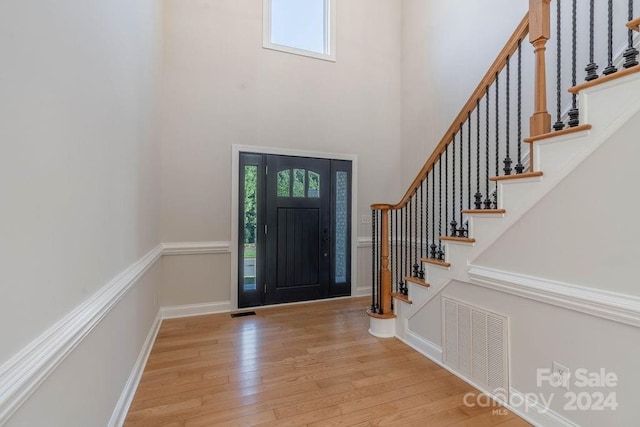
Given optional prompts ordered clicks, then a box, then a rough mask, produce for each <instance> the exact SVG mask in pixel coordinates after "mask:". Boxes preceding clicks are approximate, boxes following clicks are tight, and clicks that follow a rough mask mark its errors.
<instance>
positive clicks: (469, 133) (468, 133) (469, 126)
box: [467, 111, 472, 209]
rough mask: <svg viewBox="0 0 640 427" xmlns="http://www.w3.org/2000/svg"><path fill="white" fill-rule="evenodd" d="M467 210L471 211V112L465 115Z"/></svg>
mask: <svg viewBox="0 0 640 427" xmlns="http://www.w3.org/2000/svg"><path fill="white" fill-rule="evenodd" d="M467 125H468V126H467V209H471V203H472V202H471V111H469V112H468V113H467Z"/></svg>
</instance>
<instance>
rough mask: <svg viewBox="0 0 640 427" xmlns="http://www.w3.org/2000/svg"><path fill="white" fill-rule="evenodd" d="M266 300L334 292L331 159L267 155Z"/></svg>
mask: <svg viewBox="0 0 640 427" xmlns="http://www.w3.org/2000/svg"><path fill="white" fill-rule="evenodd" d="M266 166H267V169H266V170H267V179H266V187H267V188H266V190H267V194H266V215H265V218H266V230H265V231H266V236H265V237H266V238H265V245H266V246H265V254H266V260H265V268H266V275H265V279H266V282H265V283H266V286H265V291H266V295H265V303H266V304H275V303H282V302H292V301H303V300H311V299H319V298H326V297H327V296H329V276H330V267H331V264H330V261H331V259H330V256H329V255H330V254H329V252H330V249H331V247H330V240H331V239H330V237H331V186H330V173H331V161H330V160H327V159H310V158H303V157H285V156H272V155H267V156H266Z"/></svg>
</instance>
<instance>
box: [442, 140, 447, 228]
mask: <svg viewBox="0 0 640 427" xmlns="http://www.w3.org/2000/svg"><path fill="white" fill-rule="evenodd" d="M444 220H445V222H446V221H448V220H449V145H447V146H446V148H445V150H444ZM444 228H445V230H444V232H445V234H446V235H447V236H448V235H449V230H448V229H447V226H446V224H445V227H444ZM441 236H442V234H441Z"/></svg>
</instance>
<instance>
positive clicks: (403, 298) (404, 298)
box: [391, 292, 413, 304]
mask: <svg viewBox="0 0 640 427" xmlns="http://www.w3.org/2000/svg"><path fill="white" fill-rule="evenodd" d="M391 296H392V297H393V298H396V299H398V300H400V301H402V302H406V303H407V304H413V301H411V300H410V299H409V297H408V296H406V295H404V294H399V293H397V292H391Z"/></svg>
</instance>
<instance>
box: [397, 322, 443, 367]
mask: <svg viewBox="0 0 640 427" xmlns="http://www.w3.org/2000/svg"><path fill="white" fill-rule="evenodd" d="M401 341H402V342H404V343H405V344H406V345H408V346H409V347H411V348H413V349H414V350H415V351H417V352H418V353H420V354H422V355H423V356H425V357H427V358H428V359H431V360H432V361H434V362H436V363H437V364H439V365H442V348H441V347H440V346H439V345H436V344H434V343H432V342H431V341H429V340H427V339H425V338H422V337H421V336H420V335H418V334H416V333H415V332H413V331H410V330H407V331H406V332H405V338H404V339H401Z"/></svg>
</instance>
